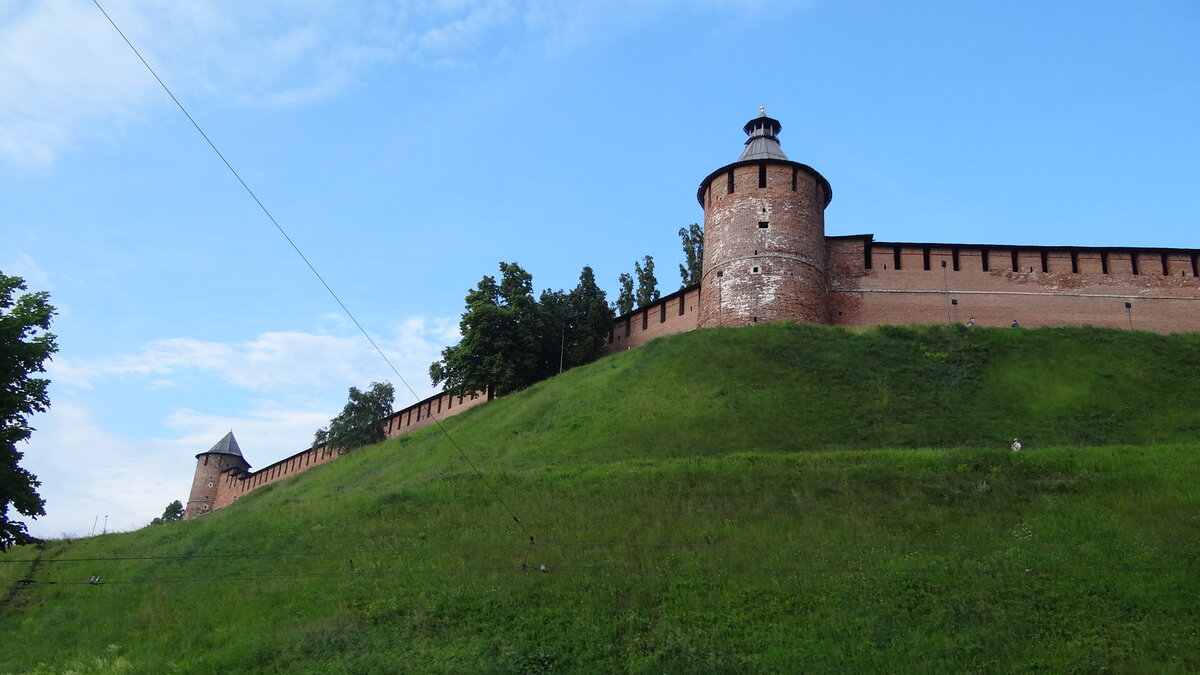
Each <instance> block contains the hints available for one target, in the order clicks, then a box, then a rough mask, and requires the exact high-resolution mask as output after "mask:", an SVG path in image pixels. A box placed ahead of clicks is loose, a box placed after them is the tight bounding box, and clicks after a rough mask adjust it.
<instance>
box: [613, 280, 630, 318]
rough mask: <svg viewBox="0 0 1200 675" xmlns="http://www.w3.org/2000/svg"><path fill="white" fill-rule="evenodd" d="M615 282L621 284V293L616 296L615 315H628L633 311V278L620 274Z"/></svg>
mask: <svg viewBox="0 0 1200 675" xmlns="http://www.w3.org/2000/svg"><path fill="white" fill-rule="evenodd" d="M617 281H618V282H619V283H620V284H621V291H620V293H618V294H617V304H616V306H615V309H616V311H617V314H628V313H630V312H632V311H633V277H631V276H630V275H628V274H626V273H624V272H622V273H621V276H619V277H617Z"/></svg>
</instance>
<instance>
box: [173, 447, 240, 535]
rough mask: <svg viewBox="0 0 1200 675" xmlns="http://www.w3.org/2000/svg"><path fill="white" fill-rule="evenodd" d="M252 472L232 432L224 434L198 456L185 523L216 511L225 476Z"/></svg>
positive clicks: (185, 511) (185, 512) (184, 513)
mask: <svg viewBox="0 0 1200 675" xmlns="http://www.w3.org/2000/svg"><path fill="white" fill-rule="evenodd" d="M249 470H250V464H249V463H248V462H247V461H246V459H245V458H244V457H242V449H241V448H239V447H238V443H237V439H236V438H234V437H233V432H232V431H231V432H229V433H227V434H225V437H224V438H222V439H221V440H219V441H217V444H216V445H214V446H212V448H211V449H209V450H208V451H207V452H202V453H200V454H198V455H196V475H195V477H194V478H193V479H192V492H191V494H190V495H188V503H187V508H186V509H184V511H183V517H184V519H185V520H186V519H188V518H195V517H196V516H199V515H203V514H205V513H208V512H209V511H212V510H213V507H214V506H215V504H216V501H217V492H218V491H219V490H220V489H221V475H222V474H224V473H226V472H229V471H236V472H237V473H242V472H244V471H249Z"/></svg>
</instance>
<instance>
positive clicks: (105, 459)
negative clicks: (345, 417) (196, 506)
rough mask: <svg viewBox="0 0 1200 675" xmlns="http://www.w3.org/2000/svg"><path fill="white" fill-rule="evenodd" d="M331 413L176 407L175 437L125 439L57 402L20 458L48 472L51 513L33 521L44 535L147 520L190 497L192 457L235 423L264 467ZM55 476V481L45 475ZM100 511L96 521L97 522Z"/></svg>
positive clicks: (88, 414) (87, 413)
mask: <svg viewBox="0 0 1200 675" xmlns="http://www.w3.org/2000/svg"><path fill="white" fill-rule="evenodd" d="M328 417H329V415H328V414H326V413H324V412H320V411H292V410H286V409H283V408H281V407H279V406H277V405H273V404H270V403H264V404H262V405H261V406H259V407H256V408H254V409H251V410H249V411H248V412H247V413H246V414H244V415H241V416H237V417H230V416H220V415H211V414H206V413H202V412H197V411H194V410H179V411H176V412H174V413H172V414H171V415H170V416H169V417H168V419H167V420H166V421H165V422H166V426H167V428H168V429H170V430H172V431H175V432H177V435H175V436H174V437H171V438H149V439H145V438H143V439H138V438H128V437H124V436H121V435H118V434H114V433H111V432H110V431H108V430H106V429H105V428H104V425H103V424H102V422H101V421H99V420H97V419H96V418H95V415H94V414H93V413H92V411H91V409H90V408H89V407H88V406H87V405H86V404H84V403H81V402H79V401H76V400H72V399H66V400H60V401H56V402H55V403H54V404H53V406H51V409H50V412H49V413H47V414H45V415H42V416H39V418H38V419H37V424H38V432H37V433H36V434H35V435H34V438H33V440H32V441H31V442H30V443H29V444H28V446H27V448H22V449H23V450H27V452H26V456H25V459H24V461H23V462H22V465H23V466H25V467H26V468H28V469H29V470H30V471H32V472H33V473H34V474H35V475H37V476H39V477H41V478H43V483H42V485H41V487H39V488H38V491H39V493H40V494H41V495H42V497H43V499H45V500H46V515H45V516H43V517H41V518H38V519H37V520H34V521H32V522H28V523H27V524H28V525H29V529H30V532H31V533H32V534H34V535H35V536H39V537H58V536H61V535H63V534H68V535H72V536H79V535H86V534H89V533H90V532H91V526H92V524H93V522H96V523H97V529H96V532H97V533H99V532H100V531H101V528H103V527H104V521H105V519H107V521H108V522H107V529H108V530H109V531H120V530H130V529H135V528H138V527H142V526H143V525H145V524H146V523H148V522H149V521H150V519H151V518H154V517H155V516H158V515H161V514H162V511H163V509H164V508H165V507H166V505H167V504H168V503H170V502H171V501H172V500H175V499H179V500H181V501H186V500H187V492H188V490H189V489H190V486H191V476H192V471H193V469H194V468H195V459H194V456H195V455H196V453H199V452H203V451H205V450H207V449H208V448H209V447H211V446H212V444H213V443H214V442H216V441H217V440H218V439H220V438H221V436H223V435H224V434H225V432H226V431H229V430H230V429H235V430H236V434H237V438H238V441H239V443H240V444H241V446H242V448H243V451H244V452H245V453H246V455H247V459H249V460H250V461H251V462H252V463H254V464H255V465H257V466H264V465H266V464H269V463H271V462H274V461H276V460H278V459H281V458H283V457H286V456H288V455H289V454H291V453H293V452H296V451H298V450H300V449H302V447H303V443H302V442H301V443H296V442H295V439H297V438H299V439H304V440H307V439H308V438H309V436H310V435H311V433H312V431H313V429H316V428H317V427H319V426H321V425H323V424H325V423H326V422H327V421H328ZM50 476H53V479H52V480H45V479H46V478H47V477H50ZM97 517H98V521H97Z"/></svg>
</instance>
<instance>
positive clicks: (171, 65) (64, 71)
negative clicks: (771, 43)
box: [0, 0, 764, 166]
mask: <svg viewBox="0 0 1200 675" xmlns="http://www.w3.org/2000/svg"><path fill="white" fill-rule="evenodd" d="M101 4H102V5H103V6H104V8H105V10H106V11H107V13H108V14H109V16H111V17H112V19H113V21H115V22H116V24H117V25H118V26H120V28H121V30H122V32H124V34H125V35H126V36H127V37H128V38H129V40H130V41H131V42H132V43H133V44H134V46H136V47H137V49H138V51H139V52H141V54H142V56H143V57H145V59H146V61H147V62H149V63H150V65H151V66H152V67H154V69H155V70H156V71H157V72H158V74H159V76H161V77H162V78H163V80H164V81H165V82H166V83H167V84H168V86H170V87H172V89H173V90H174V92H175V93H176V95H177V96H178V97H179V98H180V99H181V100H182V101H183V102H184V104H185V105H187V104H188V103H189V102H196V101H197V100H198V99H204V98H211V99H215V100H221V101H223V102H226V103H227V104H228V102H235V103H236V104H241V105H285V106H293V105H303V104H306V103H309V102H312V101H314V100H319V99H322V98H326V97H329V96H332V95H335V94H337V93H338V92H339V91H341V90H342V89H343V88H344V87H345V86H346V85H347V84H348V83H350V82H353V81H354V80H355V79H356V78H358V77H359V76H360V75H361V73H362V72H363V71H364V70H365V69H368V68H370V67H373V66H376V65H378V64H386V63H393V62H397V61H401V60H405V61H409V62H417V63H421V62H424V63H426V64H429V65H435V66H437V65H444V64H463V63H470V62H473V61H478V60H482V59H494V58H495V57H496V54H497V53H507V52H510V51H512V50H514V49H527V50H534V51H544V50H547V49H549V50H552V51H555V52H561V51H565V50H568V49H572V48H574V47H576V46H578V45H579V44H581V43H584V42H586V41H588V40H592V39H596V38H598V37H604V38H606V39H610V38H612V37H613V36H614V35H619V34H621V33H623V32H625V31H626V30H628V29H630V28H632V27H635V26H637V25H639V24H643V23H646V22H648V21H655V20H660V19H662V18H663V17H664V16H667V15H669V13H670V12H671V11H689V10H690V11H697V9H700V10H703V9H706V8H711V7H716V8H727V9H728V8H733V9H737V10H738V11H743V12H747V11H750V12H752V11H755V10H756V9H757V8H759V7H760V6H762V5H763V4H764V0H712V1H711V2H708V3H703V2H702V3H693V2H686V1H685V0H657V1H654V0H647V1H640V0H639V1H637V2H635V1H633V0H614V1H607V0H580V1H579V2H572V3H561V2H558V1H557V0H553V1H551V0H523V1H522V0H410V1H408V2H404V3H397V4H392V3H346V2H339V1H337V0H291V1H287V2H270V3H262V2H254V3H234V2H220V1H218V0H192V1H189V2H176V1H175V0H105V2H102V3H101ZM0 19H2V20H0V101H3V102H4V105H2V106H0V157H2V158H5V159H7V160H8V161H10V162H12V163H14V164H18V165H22V166H48V165H50V164H52V163H53V162H54V160H55V158H56V157H57V156H58V155H59V154H61V153H62V152H64V151H66V150H68V149H69V148H70V147H71V146H72V145H73V144H74V143H75V142H76V141H77V139H78V138H81V137H84V138H92V137H102V136H105V135H108V134H110V133H112V130H113V129H114V128H115V129H119V128H120V127H122V126H124V125H129V124H133V123H137V122H138V121H139V120H141V119H142V118H144V117H145V116H146V115H147V114H148V113H149V112H150V111H151V110H156V111H169V114H175V113H174V112H173V111H170V108H171V105H172V104H171V103H170V101H169V100H168V99H167V98H166V95H165V94H164V93H163V92H162V91H161V90H160V89H159V86H158V84H157V83H156V82H155V81H154V79H153V77H152V76H151V75H150V74H149V73H148V72H147V71H146V69H145V67H144V66H143V65H142V64H141V63H140V62H139V61H138V59H137V57H136V56H134V54H133V52H132V51H130V50H129V48H128V46H127V45H126V44H125V42H124V40H122V39H121V37H120V35H118V34H117V32H116V31H115V30H114V29H113V27H112V26H111V25H110V24H109V22H108V20H107V19H105V17H104V15H103V14H101V13H100V11H99V10H97V9H96V7H95V6H94V5H93V4H91V3H88V2H81V1H80V0H35V1H31V2H28V3H26V2H9V3H0ZM493 38H495V39H493Z"/></svg>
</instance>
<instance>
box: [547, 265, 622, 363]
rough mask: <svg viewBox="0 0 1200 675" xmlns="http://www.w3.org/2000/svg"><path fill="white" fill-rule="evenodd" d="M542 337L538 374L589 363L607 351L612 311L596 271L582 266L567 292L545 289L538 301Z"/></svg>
mask: <svg viewBox="0 0 1200 675" xmlns="http://www.w3.org/2000/svg"><path fill="white" fill-rule="evenodd" d="M539 305H540V306H541V308H542V317H543V325H544V327H545V328H544V338H543V342H542V343H541V344H542V349H543V354H544V357H543V363H544V364H545V365H544V367H543V369H542V377H550V376H551V375H555V374H557V373H559V372H561V371H562V370H565V369H567V368H574V367H575V366H581V365H583V364H585V363H591V362H592V361H595V360H596V359H598V358H600V357H601V356H604V355H605V354H606V353H608V347H607V342H606V339H605V338H606V337H607V336H608V331H609V330H610V329H611V328H612V322H613V310H612V308H611V307H609V305H608V299H607V297H606V296H605V294H604V291H602V290H600V287H599V286H597V285H596V274H595V272H593V271H592V268H591V267H588V266H586V265H585V266H584V267H583V269H582V270H581V271H580V272H579V283H578V284H577V285H576V286H575V288H573V289H572V290H571V291H570V292H569V293H564V292H563V291H551V290H546V291H543V292H542V296H541V299H540V302H539Z"/></svg>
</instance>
